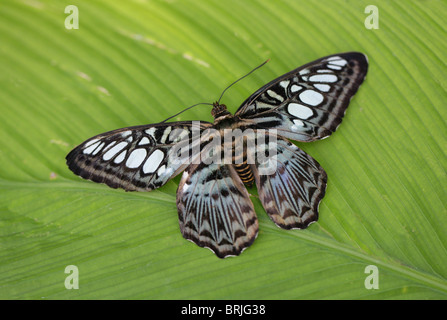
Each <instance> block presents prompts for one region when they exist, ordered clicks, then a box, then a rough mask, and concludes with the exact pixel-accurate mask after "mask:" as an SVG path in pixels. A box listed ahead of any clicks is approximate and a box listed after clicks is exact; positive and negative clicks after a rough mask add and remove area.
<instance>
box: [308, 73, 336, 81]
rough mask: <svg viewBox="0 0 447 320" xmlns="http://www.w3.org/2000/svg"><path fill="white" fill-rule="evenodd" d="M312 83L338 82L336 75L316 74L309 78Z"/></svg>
mask: <svg viewBox="0 0 447 320" xmlns="http://www.w3.org/2000/svg"><path fill="white" fill-rule="evenodd" d="M309 80H310V81H312V82H336V81H337V80H338V78H337V76H336V75H334V74H316V75H313V76H311V77H310V78H309Z"/></svg>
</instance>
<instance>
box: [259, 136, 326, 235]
mask: <svg viewBox="0 0 447 320" xmlns="http://www.w3.org/2000/svg"><path fill="white" fill-rule="evenodd" d="M274 138H276V143H273V144H272V143H268V144H264V145H260V146H258V147H259V148H260V149H259V151H261V152H266V149H269V150H270V151H269V153H270V156H269V157H268V158H266V159H268V160H269V161H268V162H267V161H266V162H264V163H261V162H260V160H259V159H260V158H259V157H257V158H256V159H251V160H250V161H251V163H254V164H252V165H251V169H252V171H253V175H254V177H255V182H256V186H257V188H258V193H259V199H260V200H261V203H262V205H263V207H264V209H265V210H266V212H267V213H268V215H269V216H270V218H271V219H272V220H273V222H275V224H276V225H278V226H279V227H281V228H284V229H295V228H298V229H303V228H306V227H307V226H308V225H309V224H310V223H312V222H314V221H317V220H318V205H319V203H320V201H321V200H322V199H323V197H324V194H325V190H326V183H327V175H326V172H325V171H324V169H323V168H322V167H321V166H320V165H319V164H318V162H317V161H315V160H314V159H313V158H312V157H311V156H309V155H308V154H307V153H305V152H304V151H302V150H301V149H299V148H298V147H297V146H295V145H294V144H293V143H291V142H290V141H288V140H287V139H282V138H280V137H277V136H275V137H274ZM269 140H270V141H271V139H269ZM272 152H275V154H274V155H273V156H272ZM266 167H270V168H269V169H270V171H269V172H268V173H266V172H267V171H263V169H265V168H266Z"/></svg>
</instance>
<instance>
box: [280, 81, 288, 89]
mask: <svg viewBox="0 0 447 320" xmlns="http://www.w3.org/2000/svg"><path fill="white" fill-rule="evenodd" d="M289 83H290V81H289V80H284V81H281V82H280V83H279V85H280V86H281V87H283V88H284V89H287V87H288V86H289Z"/></svg>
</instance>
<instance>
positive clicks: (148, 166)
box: [143, 149, 165, 173]
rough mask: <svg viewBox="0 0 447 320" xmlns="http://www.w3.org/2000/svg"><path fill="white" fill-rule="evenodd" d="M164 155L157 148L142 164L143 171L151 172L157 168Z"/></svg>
mask: <svg viewBox="0 0 447 320" xmlns="http://www.w3.org/2000/svg"><path fill="white" fill-rule="evenodd" d="M164 157H165V154H164V153H163V151H161V150H159V149H157V150H155V151H154V152H152V154H151V155H150V156H149V158H147V160H146V162H145V163H144V166H143V172H144V173H153V172H155V170H157V168H158V166H159V165H160V163H161V162H162V161H163V158H164Z"/></svg>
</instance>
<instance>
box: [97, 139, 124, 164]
mask: <svg viewBox="0 0 447 320" xmlns="http://www.w3.org/2000/svg"><path fill="white" fill-rule="evenodd" d="M125 146H127V142H120V143H118V144H117V145H116V146H114V147H113V148H112V149H110V150H109V151H107V152H106V153H104V155H103V156H102V158H103V159H104V161H108V160H110V159H112V158H113V157H114V156H115V155H116V154H117V153H118V152H120V151H121V150H123V149H124V147H125ZM121 161H122V160H121ZM121 161H120V162H121Z"/></svg>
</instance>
